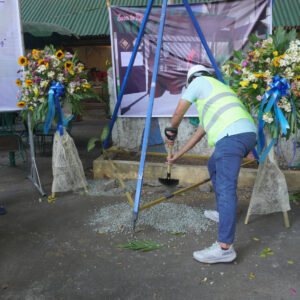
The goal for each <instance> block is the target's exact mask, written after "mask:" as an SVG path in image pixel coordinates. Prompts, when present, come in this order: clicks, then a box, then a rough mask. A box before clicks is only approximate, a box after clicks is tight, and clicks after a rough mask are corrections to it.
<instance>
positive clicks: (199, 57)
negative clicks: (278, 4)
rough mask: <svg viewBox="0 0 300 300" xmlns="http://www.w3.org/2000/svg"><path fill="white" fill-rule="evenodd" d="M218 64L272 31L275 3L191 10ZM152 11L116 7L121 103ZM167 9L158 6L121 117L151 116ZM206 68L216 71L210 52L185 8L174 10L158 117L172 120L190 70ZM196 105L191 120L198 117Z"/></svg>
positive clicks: (253, 1)
mask: <svg viewBox="0 0 300 300" xmlns="http://www.w3.org/2000/svg"><path fill="white" fill-rule="evenodd" d="M191 8H192V11H193V13H194V15H195V17H196V18H197V21H198V24H199V25H200V28H201V30H202V32H203V34H204V36H205V39H206V41H207V44H208V46H209V48H210V50H211V52H212V54H213V56H214V58H215V60H216V62H217V64H218V66H219V67H220V66H222V64H223V63H224V62H225V61H226V60H227V59H229V58H230V57H231V56H232V54H233V51H234V50H239V49H243V48H246V47H247V45H248V43H247V42H248V37H249V35H250V34H251V33H255V34H258V35H259V36H261V37H265V36H266V34H268V33H269V32H271V29H272V19H271V15H272V13H271V3H270V0H247V1H226V2H225V1H224V2H213V3H202V4H194V5H191ZM145 11H146V7H117V6H111V7H110V23H111V26H110V27H111V29H110V30H111V41H112V57H113V67H114V80H115V87H116V91H115V93H116V99H117V95H118V92H119V90H120V87H121V86H122V82H123V80H124V76H125V73H126V70H127V66H128V64H129V61H130V58H131V55H132V51H133V48H134V45H135V41H136V38H137V35H138V32H139V29H140V25H141V23H142V20H143V17H144V14H145ZM160 15H161V7H152V9H151V13H150V16H149V19H148V22H147V25H146V28H145V32H144V35H143V38H142V41H141V43H140V46H139V49H138V53H137V56H136V59H135V62H134V65H133V67H132V70H131V73H130V76H129V78H128V81H127V84H126V87H125V92H124V96H123V99H122V103H121V105H120V111H119V116H123V117H144V116H146V114H147V107H148V99H149V93H150V85H151V79H152V71H153V64H154V57H155V50H156V44H157V39H158V30H159V23H160ZM198 63H201V64H203V65H205V66H207V67H209V68H212V66H211V63H210V60H209V58H208V56H207V53H206V51H205V49H204V47H203V45H202V43H201V40H200V38H199V36H198V34H197V32H196V30H195V28H194V25H193V23H192V21H191V19H190V17H189V15H188V13H187V11H186V8H185V6H183V5H172V6H168V8H167V14H166V20H165V27H164V34H163V40H162V48H161V51H160V61H159V66H158V74H157V80H156V90H155V101H154V105H153V113H152V115H153V116H154V117H166V116H172V114H173V112H174V110H175V107H176V105H177V102H178V100H179V99H180V95H181V94H182V92H183V91H184V89H185V83H186V74H187V70H188V69H189V68H190V67H191V66H192V65H194V64H198ZM197 115H198V113H197V110H196V106H195V105H192V106H191V107H190V109H189V110H188V112H187V114H186V116H197Z"/></svg>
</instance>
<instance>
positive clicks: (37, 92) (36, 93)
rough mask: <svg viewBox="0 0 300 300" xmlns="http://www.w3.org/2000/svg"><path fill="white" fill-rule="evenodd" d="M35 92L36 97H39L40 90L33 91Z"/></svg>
mask: <svg viewBox="0 0 300 300" xmlns="http://www.w3.org/2000/svg"><path fill="white" fill-rule="evenodd" d="M33 92H34V96H36V97H37V96H38V95H39V90H38V89H37V88H35V89H34V90H33Z"/></svg>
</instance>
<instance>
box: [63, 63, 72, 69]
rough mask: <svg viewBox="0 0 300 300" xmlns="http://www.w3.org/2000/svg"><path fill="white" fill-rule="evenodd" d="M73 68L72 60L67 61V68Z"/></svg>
mask: <svg viewBox="0 0 300 300" xmlns="http://www.w3.org/2000/svg"><path fill="white" fill-rule="evenodd" d="M72 68H73V63H72V62H71V61H67V62H66V63H65V69H67V70H71V69H72Z"/></svg>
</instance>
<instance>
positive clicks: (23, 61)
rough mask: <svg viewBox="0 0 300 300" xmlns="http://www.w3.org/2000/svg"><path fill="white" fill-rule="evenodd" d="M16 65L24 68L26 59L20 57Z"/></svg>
mask: <svg viewBox="0 0 300 300" xmlns="http://www.w3.org/2000/svg"><path fill="white" fill-rule="evenodd" d="M18 63H19V65H20V66H22V67H23V66H26V65H27V58H26V57H25V56H20V57H19V59H18Z"/></svg>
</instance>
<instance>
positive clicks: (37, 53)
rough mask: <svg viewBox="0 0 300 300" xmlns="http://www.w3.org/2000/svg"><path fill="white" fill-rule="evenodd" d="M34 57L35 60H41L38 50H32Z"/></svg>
mask: <svg viewBox="0 0 300 300" xmlns="http://www.w3.org/2000/svg"><path fill="white" fill-rule="evenodd" d="M32 57H33V58H34V59H39V51H38V50H36V49H33V50H32Z"/></svg>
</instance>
